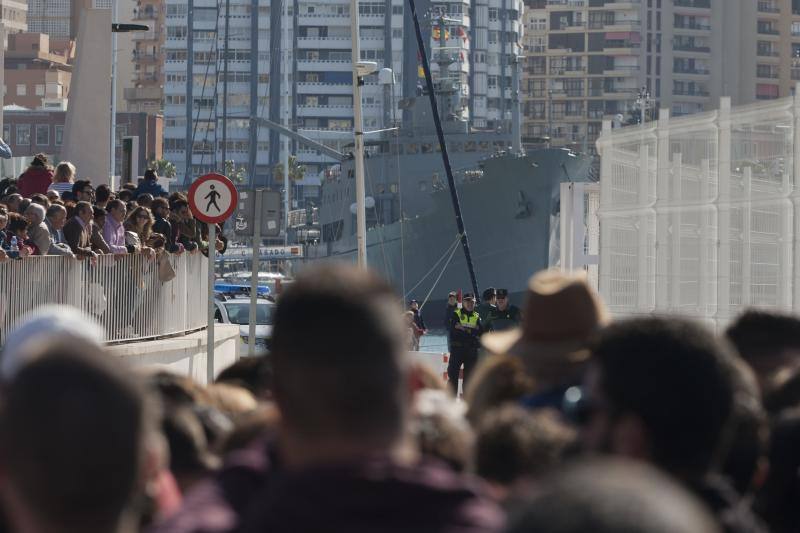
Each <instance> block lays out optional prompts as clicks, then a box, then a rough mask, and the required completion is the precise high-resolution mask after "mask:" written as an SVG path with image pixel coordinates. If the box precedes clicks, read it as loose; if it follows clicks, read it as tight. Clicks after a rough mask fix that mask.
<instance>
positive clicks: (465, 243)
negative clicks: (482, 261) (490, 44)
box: [408, 0, 480, 298]
mask: <svg viewBox="0 0 800 533" xmlns="http://www.w3.org/2000/svg"><path fill="white" fill-rule="evenodd" d="M408 4H409V6H410V7H411V17H412V18H413V20H414V31H415V32H416V34H417V46H418V47H419V54H420V56H421V58H422V69H423V71H424V73H425V84H426V85H427V87H428V98H429V99H430V102H431V111H433V123H434V125H435V126H436V135H437V137H438V138H439V148H440V149H441V151H442V161H443V162H444V171H445V174H447V184H448V185H449V186H450V199H451V200H452V201H453V211H455V214H456V225H457V226H458V234H459V236H460V237H461V247H462V248H463V249H464V259H466V262H467V269H469V279H470V282H471V283H472V291H473V294H475V297H476V298H477V297H478V295H479V294H480V293H479V292H478V280H477V278H476V277H475V267H474V266H473V264H472V254H471V253H470V251H469V240H468V239H467V231H466V229H465V228H464V219H463V217H462V216H461V204H460V203H459V201H458V191H457V190H456V182H455V179H453V168H452V167H451V166H450V156H449V155H448V154H447V143H445V140H444V131H443V130H442V121H441V118H440V117H439V106H438V105H437V104H436V93H435V92H434V90H433V78H431V67H430V64H429V63H428V54H427V53H426V52H425V42H424V41H423V40H422V31H421V30H420V27H419V18H418V17H417V6H416V5H415V4H414V0H408ZM439 24H440V26H439V32H440V35H441V34H444V27H443V24H442V23H441V21H440V23H439Z"/></svg>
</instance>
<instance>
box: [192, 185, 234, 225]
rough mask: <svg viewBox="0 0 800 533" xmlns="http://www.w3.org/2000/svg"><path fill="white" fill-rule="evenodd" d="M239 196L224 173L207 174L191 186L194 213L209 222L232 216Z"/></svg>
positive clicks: (196, 216)
mask: <svg viewBox="0 0 800 533" xmlns="http://www.w3.org/2000/svg"><path fill="white" fill-rule="evenodd" d="M238 198H239V195H238V194H237V192H236V187H235V186H234V185H233V182H231V180H229V179H228V178H226V177H225V176H223V175H222V174H206V175H205V176H201V177H199V178H197V179H196V180H195V181H194V183H192V185H191V187H189V207H191V209H192V214H194V216H195V218H197V219H199V220H202V221H203V222H206V223H209V224H218V223H220V222H222V221H224V220H225V219H227V218H228V217H230V216H231V215H232V214H233V212H234V210H235V209H236V202H237V201H238Z"/></svg>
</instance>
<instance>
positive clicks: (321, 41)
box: [297, 37, 364, 50]
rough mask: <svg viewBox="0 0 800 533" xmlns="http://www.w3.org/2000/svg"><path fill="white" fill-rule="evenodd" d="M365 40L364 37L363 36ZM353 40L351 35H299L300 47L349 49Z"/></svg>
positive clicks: (298, 45)
mask: <svg viewBox="0 0 800 533" xmlns="http://www.w3.org/2000/svg"><path fill="white" fill-rule="evenodd" d="M361 41H364V38H363V37H362V38H361ZM351 43H352V40H351V39H350V37H298V38H297V47H298V48H326V49H337V50H339V49H342V50H349V49H350V45H351Z"/></svg>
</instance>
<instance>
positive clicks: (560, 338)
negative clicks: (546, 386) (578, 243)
mask: <svg viewBox="0 0 800 533" xmlns="http://www.w3.org/2000/svg"><path fill="white" fill-rule="evenodd" d="M609 321H610V315H609V313H608V310H607V309H606V307H605V305H604V304H603V302H602V300H601V299H600V296H599V295H598V294H597V292H596V291H595V290H594V289H593V288H592V287H591V286H590V285H589V283H588V282H587V279H586V275H585V273H582V272H574V273H568V272H561V271H557V270H545V271H542V272H539V273H537V274H535V275H534V276H533V277H531V279H530V280H529V281H528V292H527V295H526V298H525V308H524V311H523V322H522V324H521V325H520V326H519V327H517V328H514V329H511V330H508V331H500V332H496V333H487V334H485V335H484V336H483V337H481V342H482V343H483V346H484V347H485V348H486V349H487V350H488V351H489V352H492V353H496V354H509V355H516V356H519V357H521V358H522V359H523V362H524V363H525V366H526V367H527V368H528V371H529V372H532V373H534V374H537V375H539V376H540V377H545V376H547V375H548V374H551V373H554V374H557V373H559V372H561V371H562V370H563V369H564V368H568V367H570V366H572V365H576V364H580V363H583V362H584V361H586V360H587V359H588V358H589V349H588V343H589V341H590V339H591V338H592V337H593V336H594V335H595V334H596V333H597V331H599V330H600V329H601V328H602V327H603V326H605V325H606V324H608V322H609Z"/></svg>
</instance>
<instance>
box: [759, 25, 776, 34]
mask: <svg viewBox="0 0 800 533" xmlns="http://www.w3.org/2000/svg"><path fill="white" fill-rule="evenodd" d="M758 34H759V35H780V34H781V32H780V31H779V30H778V28H776V27H775V26H772V25H767V24H759V25H758Z"/></svg>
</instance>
